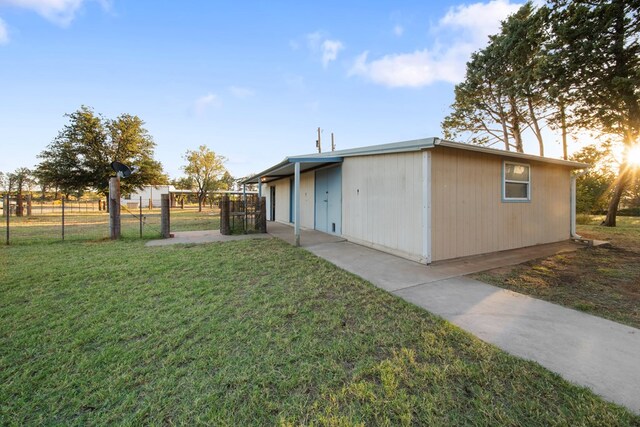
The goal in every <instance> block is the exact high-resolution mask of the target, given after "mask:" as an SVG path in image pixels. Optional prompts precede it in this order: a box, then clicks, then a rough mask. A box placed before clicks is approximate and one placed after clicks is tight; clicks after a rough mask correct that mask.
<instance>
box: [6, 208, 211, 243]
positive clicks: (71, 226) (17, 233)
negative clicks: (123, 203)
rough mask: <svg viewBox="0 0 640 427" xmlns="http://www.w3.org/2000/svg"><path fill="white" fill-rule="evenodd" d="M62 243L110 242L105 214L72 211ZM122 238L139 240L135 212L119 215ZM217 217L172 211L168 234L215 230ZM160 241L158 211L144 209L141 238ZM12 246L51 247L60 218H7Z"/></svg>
mask: <svg viewBox="0 0 640 427" xmlns="http://www.w3.org/2000/svg"><path fill="white" fill-rule="evenodd" d="M0 220H2V221H0V244H4V243H6V222H5V221H4V218H0ZM64 225H65V226H64V240H66V241H79V240H103V239H108V238H109V216H108V214H107V213H105V212H98V211H94V212H82V211H79V212H78V211H71V212H68V213H67V214H65V218H64ZM121 227H122V237H123V238H125V239H129V238H131V239H135V238H140V220H139V211H138V210H135V209H134V210H132V211H131V210H128V209H126V208H123V210H122V213H121ZM218 229H220V217H219V210H218V209H204V210H203V211H202V212H198V211H197V209H196V208H191V209H184V210H181V209H172V210H171V231H172V232H173V231H176V232H179V231H193V230H218ZM159 237H160V209H153V210H149V209H143V211H142V238H144V239H153V238H159ZM9 240H10V242H11V244H12V245H22V244H33V243H51V242H56V241H60V240H62V215H61V212H60V211H57V212H55V213H45V214H39V213H38V209H34V215H32V216H30V217H27V216H25V217H20V218H18V217H15V216H12V217H11V218H10V237H9Z"/></svg>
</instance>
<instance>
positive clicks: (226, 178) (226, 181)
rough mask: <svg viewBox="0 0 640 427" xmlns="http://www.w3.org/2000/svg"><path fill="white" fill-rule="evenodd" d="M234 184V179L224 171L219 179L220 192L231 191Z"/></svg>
mask: <svg viewBox="0 0 640 427" xmlns="http://www.w3.org/2000/svg"><path fill="white" fill-rule="evenodd" d="M235 183H236V179H235V178H234V177H233V176H231V174H230V173H229V172H228V171H225V172H224V174H223V175H222V178H220V189H221V190H231V189H233V186H234V185H235Z"/></svg>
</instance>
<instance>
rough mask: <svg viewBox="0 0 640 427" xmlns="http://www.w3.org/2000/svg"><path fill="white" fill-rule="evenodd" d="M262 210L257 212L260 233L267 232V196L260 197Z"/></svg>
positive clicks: (259, 201)
mask: <svg viewBox="0 0 640 427" xmlns="http://www.w3.org/2000/svg"><path fill="white" fill-rule="evenodd" d="M258 203H259V209H260V211H259V212H258V213H257V214H256V229H257V230H258V231H259V232H260V233H266V232H267V198H266V197H260V199H259V200H258Z"/></svg>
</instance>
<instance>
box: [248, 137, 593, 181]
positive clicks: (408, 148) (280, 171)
mask: <svg viewBox="0 0 640 427" xmlns="http://www.w3.org/2000/svg"><path fill="white" fill-rule="evenodd" d="M436 146H440V147H449V148H455V149H460V150H469V151H476V152H480V153H486V154H493V155H497V156H502V157H510V158H516V159H524V160H529V161H536V162H542V163H551V164H557V165H561V166H567V167H571V168H574V169H586V168H588V167H589V165H587V164H585V163H578V162H572V161H568V160H561V159H554V158H551V157H541V156H535V155H532V154H524V153H517V152H515V151H505V150H499V149H496V148H488V147H483V146H480V145H472V144H465V143H461V142H454V141H446V140H443V139H440V138H435V137H433V138H423V139H414V140H410V141H401V142H393V143H390V144H380V145H369V146H366V147H358V148H349V149H346V150H337V151H328V152H326V153H313V154H304V155H299V156H290V157H286V158H285V159H284V160H282V161H281V162H280V163H278V164H276V165H273V166H271V167H270V168H268V169H265V170H263V171H262V172H260V173H258V174H255V175H253V176H250V177H247V178H245V179H244V180H242V181H241V182H242V183H243V184H257V183H258V182H260V179H262V182H269V181H273V180H277V179H281V178H284V177H287V176H292V175H293V172H294V164H295V163H300V171H301V172H305V171H309V170H313V169H318V168H320V167H323V166H327V165H329V164H331V163H340V162H342V159H343V158H345V157H355V156H373V155H380V154H390V153H405V152H412V151H422V150H426V149H432V148H434V147H436Z"/></svg>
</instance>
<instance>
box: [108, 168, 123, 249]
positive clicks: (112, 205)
mask: <svg viewBox="0 0 640 427" xmlns="http://www.w3.org/2000/svg"><path fill="white" fill-rule="evenodd" d="M109 230H110V234H111V240H117V239H119V238H120V230H121V229H120V178H118V177H112V178H110V179H109Z"/></svg>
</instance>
